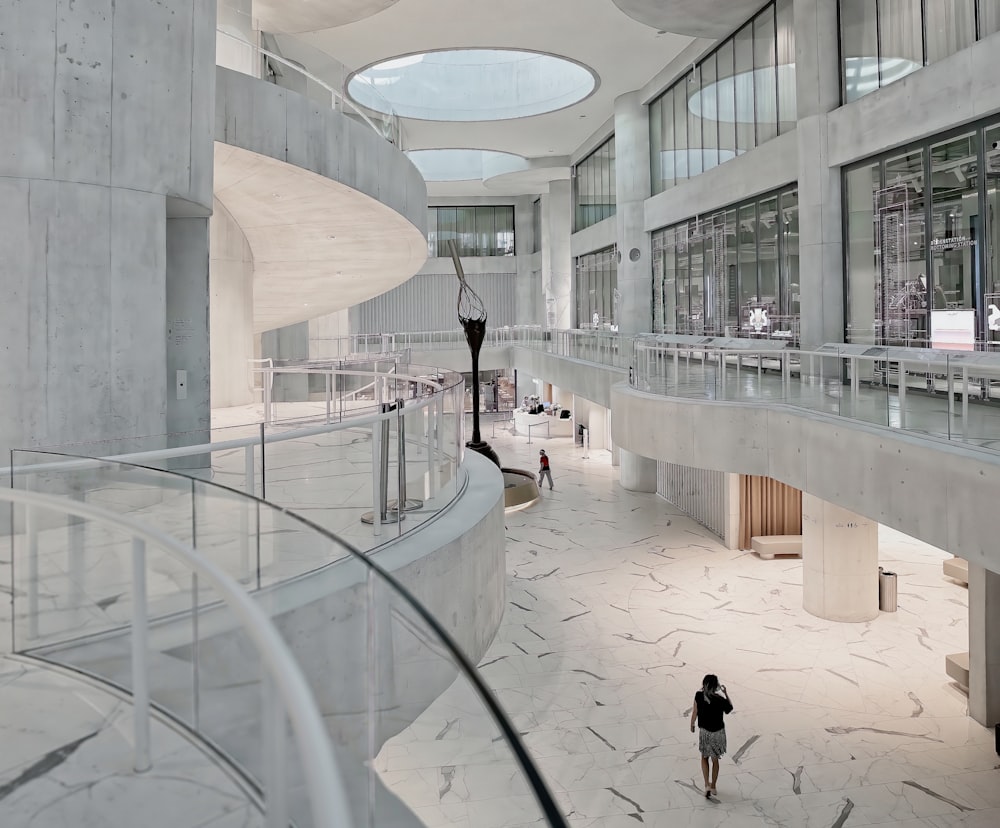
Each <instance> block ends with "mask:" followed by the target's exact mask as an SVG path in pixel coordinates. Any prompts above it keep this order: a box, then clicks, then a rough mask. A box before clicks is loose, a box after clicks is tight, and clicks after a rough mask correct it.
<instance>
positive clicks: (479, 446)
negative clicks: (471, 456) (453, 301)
mask: <svg viewBox="0 0 1000 828" xmlns="http://www.w3.org/2000/svg"><path fill="white" fill-rule="evenodd" d="M448 252H449V253H451V259H452V261H453V262H454V263H455V275H456V276H458V283H459V289H458V303H457V311H458V321H459V322H460V323H461V324H462V330H463V331H465V341H466V342H467V343H468V344H469V352H470V353H471V354H472V439H471V440H470V441H469V442H468V443H466V444H465V445H466V447H468V448H470V449H472V450H473V451H476V452H479V453H480V454H482V455H484V456H486V457H488V458H489V459H490V460H492V461H493V462H494V463H496V464H497V465H498V466H499V465H500V458H499V457H497V453H496V452H495V451H494V450H493V449H492V447H491V446H490V444H489V443H486V442H484V441H483V438H482V436H481V434H480V432H479V351H480V350H481V349H482V347H483V342H484V340H485V339H486V307H485V306H484V305H483V300H482V299H480V298H479V296H478V294H477V293H476V292H475V291H474V290H473V289H472V288H471V287H469V283H468V282H466V280H465V271H464V270H463V269H462V262H461V259H460V258H459V255H458V247H457V246H456V245H455V242H454V241H452V240H451V239H449V240H448Z"/></svg>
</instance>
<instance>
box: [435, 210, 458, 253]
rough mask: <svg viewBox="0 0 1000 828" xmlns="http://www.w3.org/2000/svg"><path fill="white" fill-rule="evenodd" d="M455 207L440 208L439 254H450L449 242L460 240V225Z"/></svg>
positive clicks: (456, 242)
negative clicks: (458, 224)
mask: <svg viewBox="0 0 1000 828" xmlns="http://www.w3.org/2000/svg"><path fill="white" fill-rule="evenodd" d="M456 213H457V211H456V210H455V208H454V207H439V208H438V255H439V256H448V255H450V254H449V251H448V242H449V241H453V242H455V244H456V245H457V244H458V243H459V242H458V226H457V219H456Z"/></svg>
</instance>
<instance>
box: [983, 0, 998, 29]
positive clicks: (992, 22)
mask: <svg viewBox="0 0 1000 828" xmlns="http://www.w3.org/2000/svg"><path fill="white" fill-rule="evenodd" d="M995 32H1000V0H979V37H980V38H984V37H989V36H990V35H991V34H993V33H995Z"/></svg>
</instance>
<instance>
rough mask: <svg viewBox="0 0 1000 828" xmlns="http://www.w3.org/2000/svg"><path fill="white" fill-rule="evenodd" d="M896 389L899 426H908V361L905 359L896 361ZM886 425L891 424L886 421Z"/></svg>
mask: <svg viewBox="0 0 1000 828" xmlns="http://www.w3.org/2000/svg"><path fill="white" fill-rule="evenodd" d="M896 376H897V377H898V380H897V382H896V389H897V391H898V396H899V427H900V428H903V429H905V428H906V363H904V362H903V360H898V361H897V362H896ZM886 425H890V424H889V423H888V422H886Z"/></svg>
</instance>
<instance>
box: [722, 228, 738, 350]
mask: <svg viewBox="0 0 1000 828" xmlns="http://www.w3.org/2000/svg"><path fill="white" fill-rule="evenodd" d="M736 215H737V214H736V210H735V209H733V210H726V218H725V238H726V242H725V244H726V262H725V268H726V276H725V278H726V288H725V290H726V327H727V328H728V330H727V331H726V333H727V334H728V333H731V334H732V335H734V336H735V335H736V332H737V331H738V330H739V326H740V292H739V285H740V281H739V261H740V249H739V228H738V224H737V218H736Z"/></svg>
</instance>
